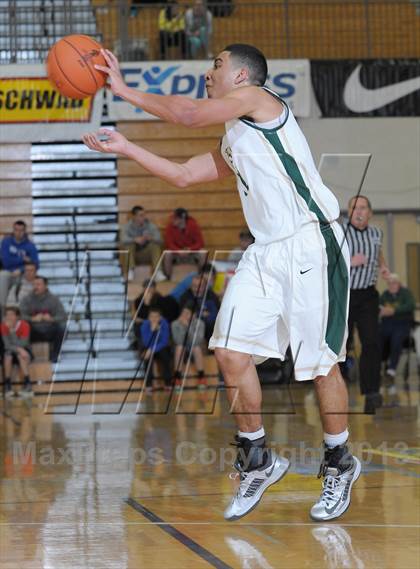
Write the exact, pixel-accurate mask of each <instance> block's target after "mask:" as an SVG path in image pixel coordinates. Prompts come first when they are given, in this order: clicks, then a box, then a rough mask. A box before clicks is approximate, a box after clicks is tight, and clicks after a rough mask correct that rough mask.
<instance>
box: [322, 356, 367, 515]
mask: <svg viewBox="0 0 420 569" xmlns="http://www.w3.org/2000/svg"><path fill="white" fill-rule="evenodd" d="M315 389H316V393H317V397H318V401H319V410H320V415H321V422H322V426H323V430H324V459H323V461H322V463H321V467H320V470H319V474H318V477H319V478H321V477H323V478H324V480H323V490H322V493H321V496H320V498H319V500H318V502H317V503H316V504H314V506H313V507H312V509H311V517H312V518H313V519H314V520H317V521H326V520H333V519H336V518H338V517H340V516H341V515H342V514H344V512H345V511H346V510H347V508H348V507H349V505H350V499H351V489H352V486H353V484H354V483H355V482H356V480H357V479H358V477H359V475H360V471H361V464H360V461H359V459H358V458H357V457H355V456H353V455H352V454H351V453H350V452H349V449H348V447H347V441H348V437H349V432H348V422H347V406H348V394H347V386H346V384H345V382H344V380H343V378H342V376H341V373H340V370H339V367H338V365H335V366H333V367H332V368H331V371H330V372H329V374H328V375H327V376H320V377H317V378H316V379H315Z"/></svg>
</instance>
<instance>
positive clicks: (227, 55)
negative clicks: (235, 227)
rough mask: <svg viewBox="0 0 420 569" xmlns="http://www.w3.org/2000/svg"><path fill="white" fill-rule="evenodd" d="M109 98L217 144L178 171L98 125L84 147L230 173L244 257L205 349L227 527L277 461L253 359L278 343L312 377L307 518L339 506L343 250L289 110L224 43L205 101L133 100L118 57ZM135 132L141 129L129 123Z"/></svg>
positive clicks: (201, 171) (161, 171)
mask: <svg viewBox="0 0 420 569" xmlns="http://www.w3.org/2000/svg"><path fill="white" fill-rule="evenodd" d="M104 56H105V58H106V61H107V64H108V67H99V66H97V68H98V69H100V70H101V71H104V72H105V73H107V74H108V76H109V85H110V88H111V90H112V91H113V93H114V94H115V95H117V96H119V97H121V98H122V99H124V100H126V101H128V102H130V103H132V104H133V105H135V106H138V107H141V108H142V109H143V110H145V111H147V112H148V113H151V114H153V115H155V116H157V117H159V118H160V119H163V120H165V121H168V122H171V123H177V124H182V125H185V126H188V127H192V128H201V127H205V126H208V125H213V124H219V123H225V126H226V134H225V135H224V137H223V139H222V141H221V144H220V146H219V147H218V148H217V149H215V150H213V152H208V153H206V154H203V155H200V156H195V157H193V158H191V159H190V160H188V161H187V162H185V163H183V164H178V163H175V162H171V161H169V160H166V159H165V158H162V157H159V156H157V155H155V154H153V153H151V152H149V151H147V150H145V149H144V148H141V147H139V146H136V145H134V144H132V143H130V142H129V141H127V139H126V138H125V137H124V136H122V135H121V134H119V133H118V132H113V131H111V130H109V129H101V130H100V131H99V135H100V136H101V137H103V136H105V137H106V140H105V141H102V140H101V139H100V137H99V136H98V135H97V134H87V135H85V136H84V137H83V140H84V142H85V144H86V145H87V146H88V147H89V148H91V149H92V150H96V151H100V152H113V153H118V154H122V155H124V156H126V157H128V158H131V159H133V160H135V161H136V162H137V163H138V164H140V165H141V166H142V167H143V168H146V169H147V170H148V171H149V172H151V173H152V174H154V175H156V176H158V177H159V178H162V179H163V180H166V181H167V182H169V183H171V184H173V185H174V186H177V187H180V188H184V187H187V186H190V185H192V184H197V183H205V182H211V181H213V180H218V179H220V178H223V177H225V176H229V175H231V174H232V173H233V174H234V175H235V176H236V180H237V187H238V191H239V195H240V197H241V201H242V207H243V210H244V215H245V218H246V220H247V223H248V226H249V229H250V231H251V233H252V235H254V237H255V243H254V244H253V245H251V246H250V247H248V249H247V250H246V251H245V253H244V255H243V257H242V259H241V261H240V263H239V265H238V269H237V271H236V274H235V276H234V277H233V278H232V280H231V282H230V284H229V286H228V289H227V292H226V294H225V296H224V298H223V303H222V307H221V309H220V312H219V315H218V317H217V321H216V325H215V330H214V334H213V336H212V338H211V339H210V343H209V346H210V348H211V349H214V350H215V355H216V358H217V361H218V363H219V365H220V368H221V370H222V373H223V376H224V379H225V383H226V386H227V394H228V398H229V400H230V403H231V405H232V408H233V411H234V413H235V419H236V423H237V426H238V433H237V435H236V437H235V439H236V445H237V447H238V455H237V460H236V462H235V468H236V469H237V470H238V471H239V473H240V479H241V482H240V485H239V488H238V490H237V493H236V494H235V496H234V497H233V499H232V501H231V503H230V505H229V506H228V507H227V509H226V511H225V514H224V515H225V518H226V519H228V520H235V519H238V518H240V517H242V516H244V515H245V514H247V513H248V512H250V511H251V510H252V509H253V508H254V507H255V506H256V505H257V503H258V502H259V500H260V499H261V496H262V494H263V492H264V491H265V490H266V489H267V488H268V487H269V486H270V485H271V484H273V483H275V482H277V481H278V480H280V479H281V478H282V477H283V476H284V475H285V474H286V472H287V470H288V468H289V462H288V461H287V460H286V459H285V458H282V457H280V456H277V455H276V454H275V453H274V452H272V451H271V450H270V449H268V448H267V445H266V435H265V432H264V427H263V424H262V419H261V414H260V412H261V387H260V384H259V380H258V376H257V373H256V369H255V363H258V362H261V361H263V360H264V359H266V358H268V357H274V358H284V354H285V352H286V349H287V347H288V345H289V344H290V346H291V349H292V352H293V355H294V359H295V376H296V379H297V380H298V381H306V380H311V379H312V380H314V385H315V390H316V393H317V396H318V401H319V407H320V414H321V420H322V425H323V430H324V444H325V453H324V460H323V462H322V464H321V468H320V471H319V477H321V476H323V477H324V481H323V488H322V492H321V496H320V498H319V500H318V501H317V502H316V504H315V505H314V506H313V507H312V509H311V516H312V518H313V519H315V520H319V521H324V520H332V519H335V518H338V517H339V516H341V515H342V514H343V513H344V512H345V511H346V509H347V508H348V506H349V505H350V494H351V488H352V485H353V483H354V482H355V481H356V480H357V478H358V477H359V474H360V470H361V465H360V462H359V460H358V459H357V458H356V457H354V456H352V455H351V454H350V453H349V451H348V448H347V445H346V442H347V439H348V430H347V389H346V385H345V383H344V381H343V379H342V377H341V375H340V372H339V369H338V365H337V362H339V361H342V360H343V359H344V356H345V342H346V334H347V333H346V322H347V311H348V296H349V254H348V249H347V246H346V244H345V241H344V240H343V234H342V231H341V229H340V227H339V226H338V224H337V222H336V219H337V217H338V215H339V207H338V203H337V200H336V199H335V197H334V195H333V194H332V193H331V191H330V190H329V189H328V188H327V187H326V186H324V184H323V182H322V180H321V177H320V175H319V173H318V171H317V169H316V167H315V164H314V162H313V159H312V156H311V152H310V150H309V147H308V144H307V142H306V140H305V137H304V135H303V133H302V132H301V130H300V128H299V126H298V124H297V122H296V120H295V118H294V116H293V114H292V112H291V111H290V109H289V108H288V106H287V104H286V103H285V102H284V101H283V100H282V99H280V98H279V96H278V95H277V94H275V93H274V92H272V91H270V90H268V89H266V88H264V87H263V85H264V83H265V81H266V77H267V62H266V59H265V57H264V55H263V54H262V53H261V52H260V51H259V50H258V49H256V48H254V47H252V46H249V45H244V44H235V45H230V46H227V47H226V48H225V49H224V50H223V51H222V52H221V53H219V55H218V56H217V57H216V58H215V60H214V64H213V67H212V68H211V69H209V71H208V72H207V73H206V87H207V94H208V97H209V98H208V100H192V99H189V98H187V97H182V96H163V95H157V94H151V93H143V92H140V91H137V90H135V89H132V88H130V87H128V86H127V85H125V83H124V81H123V79H122V76H121V73H120V71H119V66H118V61H117V59H116V58H115V56H113V54H112V53H110V52H108V51H106V52H105V53H104ZM139 128H140V129H141V126H139Z"/></svg>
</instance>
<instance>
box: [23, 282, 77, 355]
mask: <svg viewBox="0 0 420 569" xmlns="http://www.w3.org/2000/svg"><path fill="white" fill-rule="evenodd" d="M20 311H21V313H22V316H23V318H24V319H25V320H28V322H29V323H30V325H31V342H49V343H50V347H51V349H50V360H51V361H52V362H56V361H57V359H58V355H59V353H60V348H61V344H62V342H63V338H64V330H65V321H66V313H65V311H64V307H63V305H62V304H61V301H60V299H59V298H58V297H57V296H55V295H54V294H52V293H51V292H50V291H49V290H48V279H46V278H45V277H40V276H38V277H36V279H35V281H34V288H33V291H32V292H31V293H30V294H28V296H25V298H24V299H23V300H22V302H21V303H20Z"/></svg>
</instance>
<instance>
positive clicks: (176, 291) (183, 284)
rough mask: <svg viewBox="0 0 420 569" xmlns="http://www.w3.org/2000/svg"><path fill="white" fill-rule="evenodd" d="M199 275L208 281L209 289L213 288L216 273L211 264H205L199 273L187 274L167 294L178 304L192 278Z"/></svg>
mask: <svg viewBox="0 0 420 569" xmlns="http://www.w3.org/2000/svg"><path fill="white" fill-rule="evenodd" d="M200 274H202V275H203V278H204V279H206V280H208V281H210V283H209V287H210V288H213V285H214V281H215V278H216V275H217V271H216V269H215V267H214V265H213V264H212V263H206V264H205V265H204V266H203V268H202V269H201V272H200V273H197V271H193V272H192V273H189V274H188V275H187V276H186V277H185V278H184V279H182V281H180V282H179V283H178V284H177V285H175V286H174V288H173V289H172V290H171V292H170V293H169V296H172V297H173V298H174V299H175V300H176V301H177V302H180V300H181V296H182V295H183V294H184V292H186V291H187V290H188V289H189V288H190V286H191V283H192V280H193V278H194V277H195V276H197V275H200Z"/></svg>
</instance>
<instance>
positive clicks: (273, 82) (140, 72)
mask: <svg viewBox="0 0 420 569" xmlns="http://www.w3.org/2000/svg"><path fill="white" fill-rule="evenodd" d="M211 65H212V62H210V61H167V62H165V61H146V62H139V63H122V64H121V70H122V73H123V75H124V79H125V81H126V83H127V84H128V85H129V86H130V87H133V88H134V89H140V90H141V91H145V92H146V93H158V94H161V95H184V96H186V97H191V98H193V99H202V98H205V97H206V96H207V95H206V81H205V73H206V71H207V70H208V69H209V67H211ZM268 72H269V77H268V80H267V83H266V85H267V87H269V88H270V89H273V91H275V92H276V93H278V94H279V95H280V96H281V97H282V98H283V99H284V100H285V101H286V102H287V103H288V105H289V106H290V108H291V109H292V111H293V113H294V114H295V115H296V116H297V117H309V116H310V101H311V73H310V62H309V60H307V59H293V60H286V59H272V60H269V61H268ZM108 100H109V116H110V119H111V120H114V121H119V120H153V119H155V118H156V117H154V116H152V115H149V114H147V113H145V112H144V111H143V110H142V109H138V108H136V107H133V106H132V105H130V104H129V103H126V102H125V101H123V100H122V99H120V98H119V97H115V96H112V95H111V94H109V99H108Z"/></svg>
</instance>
